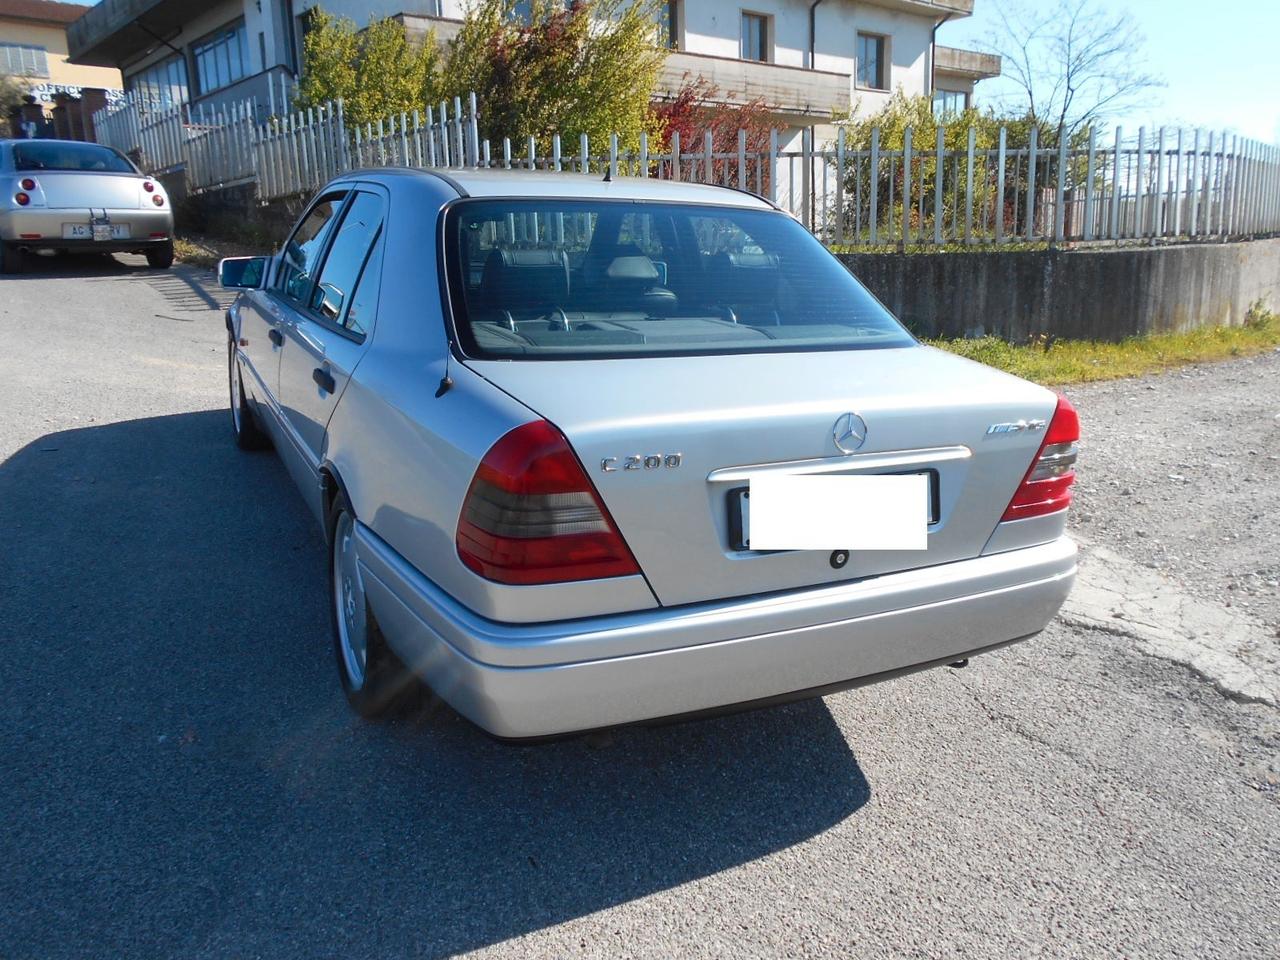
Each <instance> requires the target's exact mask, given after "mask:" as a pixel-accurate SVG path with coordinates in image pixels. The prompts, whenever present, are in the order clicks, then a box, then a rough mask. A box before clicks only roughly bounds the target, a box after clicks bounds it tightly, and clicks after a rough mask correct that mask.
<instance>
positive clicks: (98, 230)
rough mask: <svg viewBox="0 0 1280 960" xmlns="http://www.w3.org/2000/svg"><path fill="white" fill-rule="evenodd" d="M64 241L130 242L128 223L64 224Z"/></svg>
mask: <svg viewBox="0 0 1280 960" xmlns="http://www.w3.org/2000/svg"><path fill="white" fill-rule="evenodd" d="M62 239H63V240H98V241H102V240H128V239H129V225H128V224H127V223H64V224H63V225H62Z"/></svg>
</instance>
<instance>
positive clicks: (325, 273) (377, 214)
mask: <svg viewBox="0 0 1280 960" xmlns="http://www.w3.org/2000/svg"><path fill="white" fill-rule="evenodd" d="M382 215H383V200H382V197H381V196H379V195H378V194H376V193H366V192H364V191H361V192H358V193H356V195H355V196H354V198H353V199H352V201H351V203H350V204H349V205H348V206H347V210H346V212H345V213H344V214H343V215H342V222H341V224H339V226H338V228H337V232H336V233H335V234H334V237H333V243H332V245H331V246H330V247H329V253H328V255H327V256H326V257H325V260H324V267H323V268H322V269H321V271H320V278H319V281H318V282H317V283H316V285H315V288H314V290H313V291H312V293H311V302H310V308H311V311H312V313H315V314H317V315H318V316H320V317H321V318H322V319H324V320H325V321H327V322H329V323H332V324H335V325H341V326H346V317H347V313H348V311H349V310H350V307H351V302H352V299H353V296H354V294H355V291H356V284H357V282H358V281H359V280H360V275H361V271H362V270H363V269H364V267H365V262H366V261H367V260H368V259H369V253H370V251H371V250H372V249H373V244H374V241H375V240H376V239H377V237H378V234H379V232H380V231H381V229H382Z"/></svg>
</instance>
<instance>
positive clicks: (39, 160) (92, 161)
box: [13, 140, 138, 173]
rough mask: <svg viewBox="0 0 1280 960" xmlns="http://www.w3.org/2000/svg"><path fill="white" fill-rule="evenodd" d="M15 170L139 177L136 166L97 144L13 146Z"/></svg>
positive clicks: (26, 143) (35, 142) (37, 142)
mask: <svg viewBox="0 0 1280 960" xmlns="http://www.w3.org/2000/svg"><path fill="white" fill-rule="evenodd" d="M13 166H14V169H15V170H84V171H90V172H105V173H137V172H138V171H137V170H135V169H134V167H133V164H131V163H130V162H129V161H128V160H126V159H125V158H124V155H123V154H120V153H117V152H116V151H115V150H112V149H111V148H110V147H100V146H98V145H97V144H96V143H54V142H51V141H40V140H26V141H23V142H21V143H15V144H14V145H13Z"/></svg>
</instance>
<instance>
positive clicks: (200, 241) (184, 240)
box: [173, 234, 271, 269]
mask: <svg viewBox="0 0 1280 960" xmlns="http://www.w3.org/2000/svg"><path fill="white" fill-rule="evenodd" d="M269 252H271V251H270V248H269V247H267V246H263V245H261V244H249V243H243V242H239V241H235V240H223V239H215V238H213V237H202V236H199V235H198V234H187V235H186V236H181V237H175V238H174V240H173V253H174V256H176V257H177V258H178V259H179V260H181V261H182V262H183V263H190V264H192V265H194V266H197V267H208V268H210V269H212V268H214V267H216V266H217V265H218V261H219V260H221V259H222V258H223V257H253V256H259V255H261V254H263V253H269Z"/></svg>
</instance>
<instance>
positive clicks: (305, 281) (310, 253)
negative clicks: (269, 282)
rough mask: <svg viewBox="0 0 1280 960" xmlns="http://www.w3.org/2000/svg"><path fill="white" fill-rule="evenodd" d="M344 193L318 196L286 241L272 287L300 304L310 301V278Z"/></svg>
mask: <svg viewBox="0 0 1280 960" xmlns="http://www.w3.org/2000/svg"><path fill="white" fill-rule="evenodd" d="M345 197H346V195H345V194H334V195H332V196H328V197H324V198H323V199H321V200H320V201H319V202H318V203H317V204H316V205H315V206H314V207H312V208H311V212H310V213H308V214H307V216H306V218H305V219H304V220H303V221H302V223H300V224H298V228H297V229H296V230H294V231H293V236H291V237H290V238H289V240H288V241H287V242H286V243H285V245H284V255H283V257H282V259H281V262H280V269H279V270H277V271H276V278H275V283H274V284H273V287H274V289H275V290H276V292H277V293H279V294H280V296H282V297H284V298H285V299H286V300H290V301H292V302H293V303H295V304H298V305H300V306H306V305H307V304H308V303H309V301H310V298H311V281H312V280H313V279H315V275H316V268H317V267H318V266H319V265H320V255H321V254H322V253H324V245H325V242H326V241H327V240H328V239H329V231H330V230H331V229H332V227H333V220H334V216H335V215H336V214H337V212H338V211H339V210H340V209H341V208H342V201H343V200H344V199H345Z"/></svg>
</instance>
